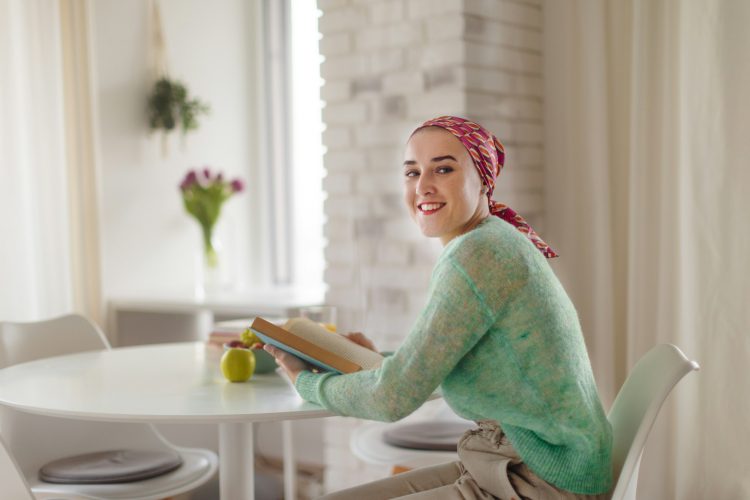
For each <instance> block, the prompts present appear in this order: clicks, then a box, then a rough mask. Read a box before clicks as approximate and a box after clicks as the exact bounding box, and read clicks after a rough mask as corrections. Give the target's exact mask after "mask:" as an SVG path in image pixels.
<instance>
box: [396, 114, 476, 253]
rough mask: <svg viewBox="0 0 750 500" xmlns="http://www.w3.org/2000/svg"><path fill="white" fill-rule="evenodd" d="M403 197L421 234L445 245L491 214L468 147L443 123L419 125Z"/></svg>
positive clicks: (411, 145)
mask: <svg viewBox="0 0 750 500" xmlns="http://www.w3.org/2000/svg"><path fill="white" fill-rule="evenodd" d="M404 200H405V201H406V206H407V207H408V208H409V213H410V214H411V217H412V219H414V222H416V223H417V225H418V226H419V229H420V230H421V231H422V234H424V235H425V236H429V237H437V238H440V241H441V242H442V243H443V245H446V244H447V243H448V242H449V241H450V240H452V239H453V238H455V237H456V236H458V235H460V234H463V233H465V232H467V231H470V230H471V229H473V228H474V227H475V226H476V225H477V224H479V222H481V221H482V219H484V218H485V217H487V216H488V215H489V207H488V205H487V195H486V194H484V193H483V192H482V181H481V179H480V178H479V173H478V172H477V171H476V168H475V167H474V163H473V162H472V160H471V156H469V152H468V151H466V148H464V146H463V144H461V141H459V140H458V138H456V137H455V136H453V134H451V133H450V132H448V131H447V130H443V129H442V128H439V127H427V128H424V129H421V130H419V131H418V132H417V133H415V134H414V135H413V136H412V137H411V139H409V142H408V143H407V145H406V153H405V155H404Z"/></svg>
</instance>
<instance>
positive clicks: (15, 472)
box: [0, 436, 34, 500]
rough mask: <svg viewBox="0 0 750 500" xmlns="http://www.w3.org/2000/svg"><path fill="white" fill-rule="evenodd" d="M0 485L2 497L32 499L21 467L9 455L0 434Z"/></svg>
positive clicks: (20, 499) (21, 499)
mask: <svg viewBox="0 0 750 500" xmlns="http://www.w3.org/2000/svg"><path fill="white" fill-rule="evenodd" d="M0 485H2V495H3V496H2V498H13V499H18V500H34V496H33V495H32V494H31V489H30V488H29V484H28V483H27V482H26V478H24V477H23V473H22V472H21V468H20V467H19V466H18V464H17V463H16V461H15V460H14V459H13V457H12V456H11V454H10V452H9V451H8V449H7V448H6V446H5V441H3V438H2V437H1V436H0Z"/></svg>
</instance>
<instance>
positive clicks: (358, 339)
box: [344, 332, 379, 352]
mask: <svg viewBox="0 0 750 500" xmlns="http://www.w3.org/2000/svg"><path fill="white" fill-rule="evenodd" d="M344 337H346V338H348V339H349V340H351V341H352V342H354V343H355V344H359V345H361V346H362V347H366V348H367V349H369V350H371V351H375V352H379V351H378V350H377V349H375V344H373V343H372V340H370V339H368V338H367V337H366V336H365V334H364V333H362V332H349V333H347V334H345V335H344Z"/></svg>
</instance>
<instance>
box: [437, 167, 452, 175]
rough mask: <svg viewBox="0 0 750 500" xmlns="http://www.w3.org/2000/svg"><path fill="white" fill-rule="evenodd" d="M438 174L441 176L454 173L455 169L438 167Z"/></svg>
mask: <svg viewBox="0 0 750 500" xmlns="http://www.w3.org/2000/svg"><path fill="white" fill-rule="evenodd" d="M436 172H437V173H439V174H447V173H450V172H453V167H438V168H437V170H436Z"/></svg>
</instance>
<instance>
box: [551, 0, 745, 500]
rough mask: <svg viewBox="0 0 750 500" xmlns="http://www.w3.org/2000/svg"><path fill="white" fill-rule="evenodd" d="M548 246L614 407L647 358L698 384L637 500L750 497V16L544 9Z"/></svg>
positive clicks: (714, 5)
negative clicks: (661, 352) (663, 358)
mask: <svg viewBox="0 0 750 500" xmlns="http://www.w3.org/2000/svg"><path fill="white" fill-rule="evenodd" d="M544 9H545V38H546V40H545V61H546V68H545V69H546V74H545V85H546V89H545V91H546V93H545V111H546V117H545V120H546V127H547V132H546V138H545V151H546V155H547V156H546V165H547V171H546V175H547V179H548V186H547V188H548V189H547V203H548V205H547V206H548V211H547V212H548V220H547V224H546V226H547V234H548V239H549V241H551V242H553V243H554V244H555V245H556V246H557V248H558V249H559V251H560V253H561V254H562V255H563V257H562V258H561V259H560V261H559V262H557V263H556V264H555V265H556V269H557V271H558V273H559V274H560V276H561V278H562V279H563V281H564V283H565V285H566V288H567V289H568V290H569V291H570V293H571V295H572V296H573V299H574V301H575V302H576V305H577V306H578V309H579V313H580V315H581V320H582V322H583V325H584V329H585V331H586V335H587V342H588V345H589V349H590V353H591V356H592V363H593V365H594V369H595V371H596V375H597V379H598V382H599V385H600V390H601V393H602V396H603V399H604V400H605V404H606V405H609V404H610V403H611V401H612V398H613V397H614V395H615V394H616V391H617V389H618V388H619V386H620V384H621V383H622V381H623V380H624V377H625V376H626V374H627V371H628V370H629V369H630V368H631V367H632V366H633V364H634V363H635V362H636V361H637V359H638V358H639V357H640V356H641V355H642V354H643V353H645V352H646V351H647V350H648V349H649V348H650V347H652V346H653V345H655V344H657V343H661V342H672V343H675V344H677V345H678V346H680V347H681V348H683V350H685V351H686V353H687V354H688V355H689V356H691V357H693V358H695V359H697V360H698V361H699V362H701V365H702V368H703V369H702V371H701V372H699V374H698V375H691V376H690V377H688V379H686V380H685V381H684V382H683V383H681V385H680V386H678V388H677V389H676V391H675V393H674V394H673V396H672V398H671V400H670V404H668V405H667V407H665V410H664V411H663V413H662V415H661V416H660V418H659V421H658V423H657V426H656V427H655V428H654V431H653V434H652V437H651V438H650V439H649V443H648V445H647V449H646V453H645V456H644V461H643V465H642V469H641V481H640V485H639V496H642V497H643V498H659V499H670V498H675V499H703V498H748V497H750V458H748V449H749V448H750V433H748V432H747V422H748V421H750V399H748V398H746V397H745V394H746V392H747V389H746V385H747V383H746V381H747V379H748V375H747V365H748V363H749V362H750V308H749V307H748V299H749V298H750V284H748V276H750V261H749V260H748V257H747V256H748V255H750V224H748V222H747V219H748V216H750V168H748V158H750V141H748V140H747V133H748V132H747V131H748V130H750V98H749V97H748V92H747V89H748V88H750V34H749V33H748V30H747V24H748V23H749V22H750V3H748V2H744V1H742V0H705V1H702V2H681V1H678V0H657V1H654V0H616V1H615V0H610V1H607V2H593V1H585V0H566V1H548V2H546V3H545V4H544Z"/></svg>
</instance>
